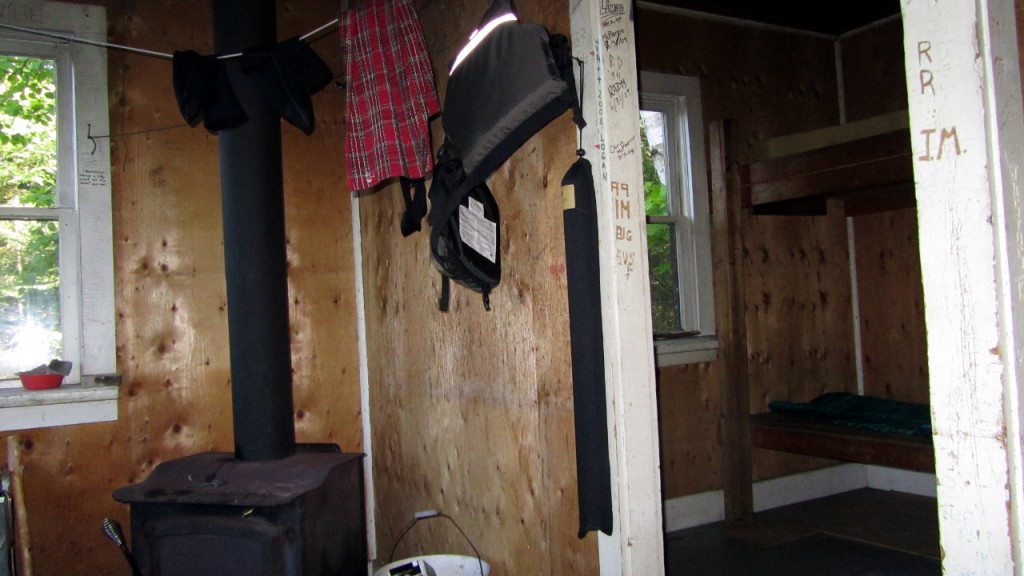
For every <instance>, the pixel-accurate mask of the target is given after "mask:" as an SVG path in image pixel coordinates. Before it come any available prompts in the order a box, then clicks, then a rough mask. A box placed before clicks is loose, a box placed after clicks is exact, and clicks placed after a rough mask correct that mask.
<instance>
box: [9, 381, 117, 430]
mask: <svg viewBox="0 0 1024 576" xmlns="http://www.w3.org/2000/svg"><path fill="white" fill-rule="evenodd" d="M83 379H84V381H85V384H65V385H63V386H60V387H59V388H54V389H52V390H26V389H25V388H20V387H19V388H3V389H0V432H8V431H11V430H27V429H30V428H49V427H51V426H69V425H73V424H88V423H91V422H110V421H113V420H117V401H118V398H119V397H120V395H121V388H120V386H118V385H117V382H118V380H119V379H118V378H116V377H114V378H111V377H110V376H106V377H104V378H103V380H111V381H113V382H114V384H108V383H98V382H97V377H95V376H85V377H83Z"/></svg>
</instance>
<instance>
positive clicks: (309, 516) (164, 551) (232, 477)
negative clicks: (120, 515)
mask: <svg viewBox="0 0 1024 576" xmlns="http://www.w3.org/2000/svg"><path fill="white" fill-rule="evenodd" d="M362 459H363V455H362V454H349V453H341V452H301V451H300V452H298V453H296V454H294V455H293V456H289V457H287V458H282V459H279V460H269V461H248V460H246V461H242V460H237V459H235V458H234V455H233V454H228V453H219V452H208V453H203V454H196V455H193V456H187V457H185V458H180V459H177V460H172V461H169V462H164V463H162V464H160V465H159V466H157V467H156V469H155V470H154V471H153V474H152V475H151V476H150V477H149V478H148V479H147V480H145V481H143V482H141V483H139V484H133V485H131V486H125V487H124V488H120V489H118V490H117V491H115V492H114V498H115V499H116V500H118V501H120V502H124V503H127V504H129V505H130V506H131V533H132V540H131V541H132V547H133V552H134V556H135V561H136V563H137V564H138V565H139V569H140V571H141V572H142V573H143V574H145V575H146V576H349V575H353V576H354V575H359V576H363V575H365V574H366V571H367V551H366V516H365V508H364V500H363V471H362Z"/></svg>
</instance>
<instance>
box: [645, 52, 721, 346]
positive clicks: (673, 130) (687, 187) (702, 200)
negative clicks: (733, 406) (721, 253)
mask: <svg viewBox="0 0 1024 576" xmlns="http://www.w3.org/2000/svg"><path fill="white" fill-rule="evenodd" d="M639 80H640V108H641V109H642V110H658V111H663V112H665V113H666V115H667V119H666V120H667V121H666V133H667V134H666V136H667V138H668V141H667V142H666V172H667V174H666V178H667V179H669V180H670V185H669V189H670V191H671V192H672V196H671V197H670V198H669V202H668V204H669V206H670V213H671V215H670V216H653V217H648V219H647V221H648V223H671V224H675V226H674V229H675V234H676V242H677V245H676V247H677V250H676V258H677V266H678V281H679V297H680V306H681V323H682V328H683V330H687V331H696V332H698V333H699V334H698V335H695V336H681V337H673V338H655V342H654V347H655V352H656V356H657V363H658V366H672V365H678V364H689V363H695V362H708V361H711V360H714V359H715V358H716V356H717V350H718V336H717V332H716V329H715V302H714V286H713V282H712V265H711V221H710V207H709V198H708V181H707V179H708V176H707V160H706V153H705V143H704V120H703V115H702V113H701V99H700V81H699V80H698V79H697V78H693V77H688V76H677V75H672V74H662V73H656V72H640V78H639Z"/></svg>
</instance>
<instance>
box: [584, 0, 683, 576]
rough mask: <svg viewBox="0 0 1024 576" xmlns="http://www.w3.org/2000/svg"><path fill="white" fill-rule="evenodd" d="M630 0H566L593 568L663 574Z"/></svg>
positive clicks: (639, 573)
mask: <svg viewBox="0 0 1024 576" xmlns="http://www.w3.org/2000/svg"><path fill="white" fill-rule="evenodd" d="M632 10H633V8H632V2H630V1H628V0H573V1H572V2H571V6H570V13H571V18H572V40H573V41H572V45H573V52H574V53H575V56H576V57H578V58H581V59H583V60H584V63H585V64H584V67H585V74H584V77H585V78H584V79H585V84H584V86H583V92H582V94H583V110H584V112H585V113H586V120H587V123H588V125H587V128H586V129H585V130H584V131H583V148H584V150H586V152H587V158H588V159H589V160H590V162H591V163H592V164H593V166H594V172H595V173H594V180H595V184H596V188H597V203H598V235H599V238H600V259H601V291H602V299H603V301H604V303H605V305H604V310H605V315H604V324H603V326H604V337H605V347H604V352H605V372H606V374H607V387H608V418H609V422H608V423H609V452H610V457H611V468H612V496H613V503H614V504H613V506H614V512H615V522H614V532H613V534H612V535H611V536H605V535H601V536H600V537H599V545H598V548H599V553H600V562H601V574H602V575H611V574H624V575H638V576H639V575H643V576H650V575H658V574H664V571H665V567H664V551H663V547H662V542H663V535H662V522H661V515H662V511H661V505H662V503H661V480H660V473H659V462H658V457H659V456H658V455H659V453H658V424H657V402H656V396H655V385H654V342H653V336H652V334H653V332H652V328H651V313H650V293H649V286H648V267H647V236H646V218H645V213H644V196H643V176H642V167H641V157H640V133H639V131H640V125H639V117H640V107H639V96H640V93H639V90H638V82H637V70H636V43H635V34H634V28H633V20H632Z"/></svg>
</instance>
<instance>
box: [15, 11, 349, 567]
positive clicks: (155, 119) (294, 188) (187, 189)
mask: <svg viewBox="0 0 1024 576" xmlns="http://www.w3.org/2000/svg"><path fill="white" fill-rule="evenodd" d="M106 5H107V8H108V23H109V28H110V39H111V41H113V42H116V43H121V44H127V45H131V46H138V47H143V48H148V49H153V50H158V51H164V52H168V53H169V52H173V51H174V50H178V49H193V50H196V51H198V52H200V53H209V52H210V51H211V50H212V45H213V37H212V23H211V20H210V3H209V2H208V1H206V0H183V1H180V2H143V3H123V2H107V3H106ZM336 16H337V3H335V2H321V1H319V0H316V1H314V2H303V3H301V5H300V4H297V3H288V2H281V3H279V14H278V32H279V36H280V37H281V38H282V39H283V38H286V37H289V36H294V35H297V34H302V33H305V32H307V31H310V30H312V29H314V28H316V27H318V26H319V25H321V24H323V23H325V22H327V21H329V20H331V19H333V18H335V17H336ZM314 49H315V50H316V51H317V52H318V53H319V54H321V56H322V57H323V58H324V60H325V62H327V63H328V65H329V66H330V67H331V68H332V69H339V66H340V48H339V47H338V42H337V37H336V35H330V34H328V35H327V37H326V38H325V39H322V40H319V41H317V42H316V43H314ZM108 58H109V80H110V84H109V86H110V104H111V122H110V124H111V131H112V132H113V134H114V135H113V136H112V137H111V138H110V140H109V141H108V143H109V145H110V146H111V152H112V176H111V179H112V183H113V201H114V242H115V246H114V258H115V271H114V274H115V286H116V290H117V293H116V314H117V324H116V329H117V354H118V357H117V359H118V370H119V371H120V372H121V374H122V376H123V386H122V390H121V400H120V406H119V411H120V417H119V419H118V421H117V422H114V423H104V424H88V425H83V426H70V427H61V428H52V429H41V430H34V431H24V432H18V433H17V436H18V440H19V442H18V445H19V446H21V449H20V450H21V461H22V463H23V465H24V476H25V498H26V505H27V508H28V512H29V525H30V531H31V538H32V544H33V558H34V568H35V573H36V574H42V575H50V574H129V570H128V568H127V565H126V564H125V563H124V560H123V558H121V555H120V552H118V550H117V549H116V547H115V546H114V545H113V544H112V543H111V542H109V541H108V540H107V539H106V538H105V537H104V536H103V534H102V532H101V530H100V522H101V521H102V519H103V518H104V517H107V516H110V517H114V518H116V519H118V520H120V521H121V522H122V523H123V524H124V525H125V526H127V523H128V509H127V507H125V506H123V505H121V504H118V503H117V502H115V501H114V500H113V498H112V497H111V493H112V492H113V491H114V490H115V489H116V488H119V487H121V486H124V485H126V484H129V483H133V482H137V481H140V480H143V479H144V478H146V477H147V476H148V474H149V473H150V472H151V471H152V469H153V467H154V466H156V465H157V464H159V463H160V462H163V461H165V460H168V459H171V458H175V457H178V456H182V455H185V454H190V453H194V452H199V451H207V450H226V451H230V450H232V449H233V437H232V418H231V393H230V378H231V372H230V365H229V359H228V346H227V314H228V309H227V302H226V295H225V294H226V288H225V280H224V263H223V246H222V234H221V229H222V226H221V211H220V185H219V167H218V153H217V137H216V136H215V135H212V134H209V133H208V132H207V131H206V130H205V129H203V128H202V127H201V126H200V127H196V128H190V127H185V126H184V120H183V119H182V118H181V115H180V113H179V112H178V109H177V104H176V102H175V100H174V95H173V90H172V89H171V78H172V75H171V63H170V61H166V60H160V59H152V58H148V57H144V56H139V55H135V54H130V53H125V52H120V51H110V52H108ZM344 104H345V102H344V97H343V95H342V94H339V93H338V91H337V90H331V89H328V90H326V91H324V92H321V93H319V94H317V95H316V96H315V97H314V110H315V114H316V116H317V127H316V131H315V132H314V134H313V135H311V136H306V135H303V134H302V133H301V132H299V131H298V130H297V129H295V128H294V127H292V126H290V125H288V124H284V125H283V126H282V137H283V142H282V147H283V153H284V162H285V165H284V178H285V210H286V234H287V238H288V247H287V249H288V258H289V294H290V298H291V306H290V313H291V323H292V328H291V330H292V334H291V342H292V356H293V358H292V364H293V368H294V372H295V376H294V378H295V408H296V420H297V425H296V426H297V431H296V434H297V437H298V439H299V440H300V441H310V442H337V443H340V444H341V445H342V446H343V447H344V448H346V449H349V450H358V449H360V448H361V444H362V436H361V424H360V412H359V411H360V408H359V406H360V404H359V384H358V357H357V351H356V343H355V325H354V317H355V313H354V290H353V286H354V270H353V268H352V266H353V264H352V255H353V249H352V240H351V213H350V208H349V196H348V193H347V191H346V190H345V189H344V184H343V174H344V166H343V163H342V159H341V153H342V150H343V146H344V139H343V137H344ZM3 444H4V445H6V443H3ZM0 450H2V449H0Z"/></svg>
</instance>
